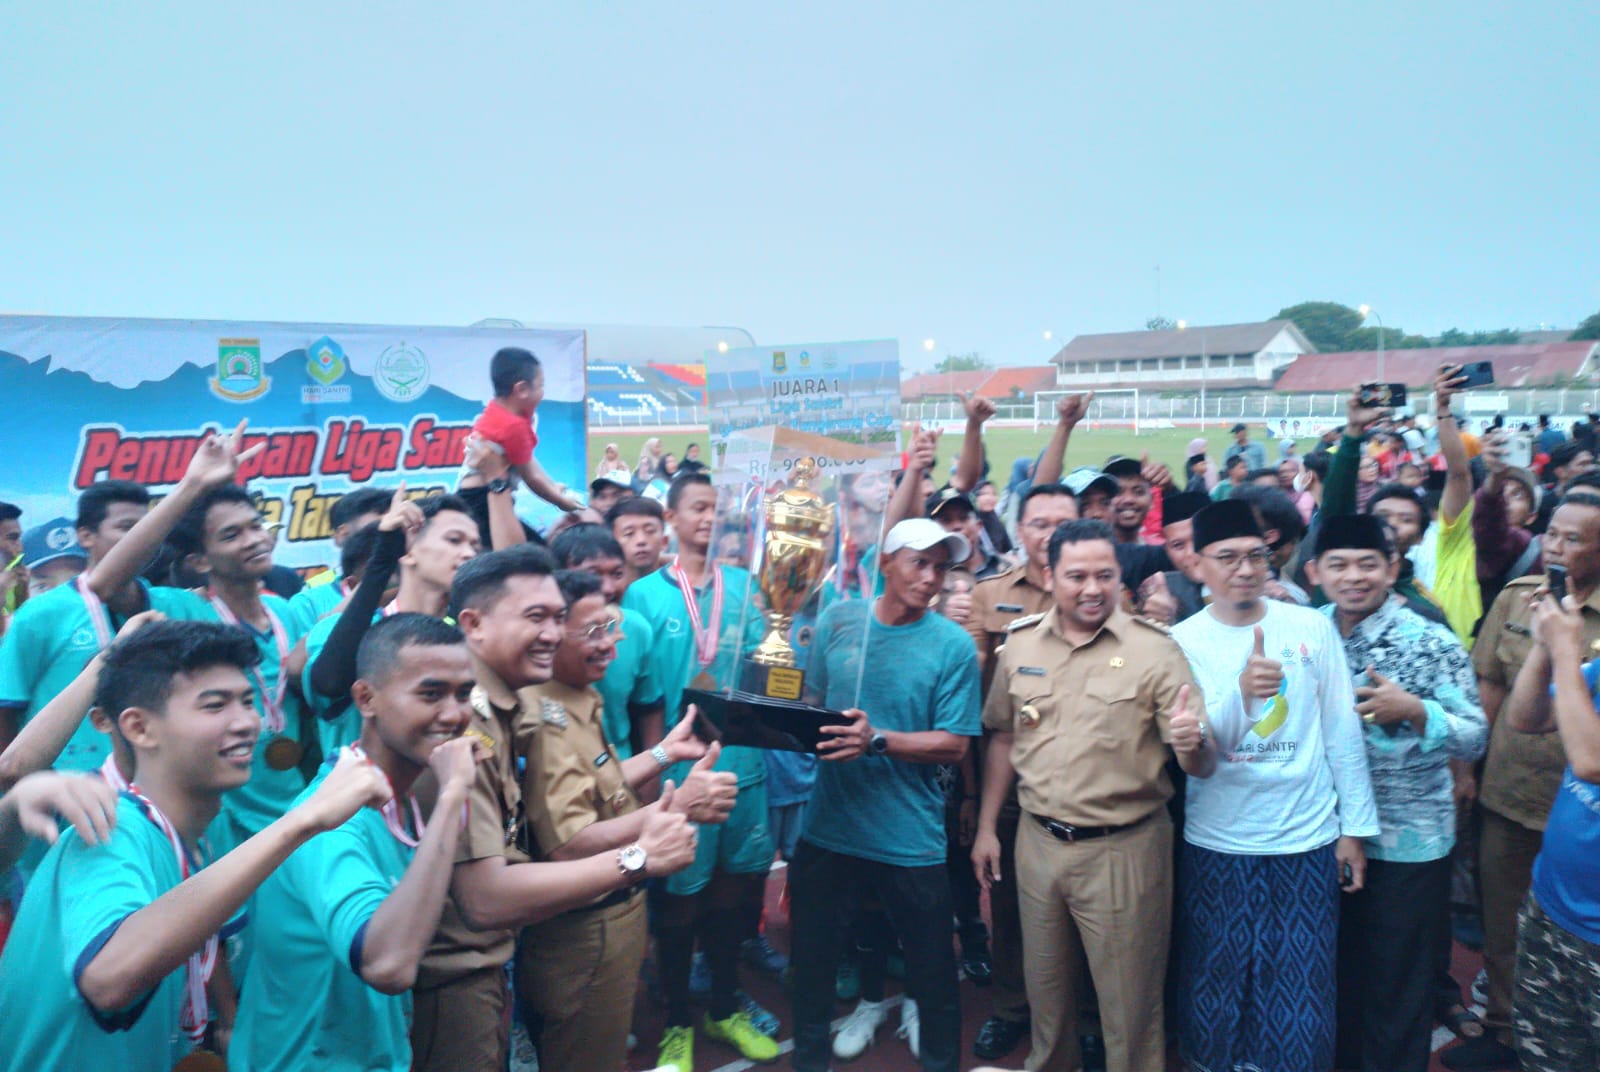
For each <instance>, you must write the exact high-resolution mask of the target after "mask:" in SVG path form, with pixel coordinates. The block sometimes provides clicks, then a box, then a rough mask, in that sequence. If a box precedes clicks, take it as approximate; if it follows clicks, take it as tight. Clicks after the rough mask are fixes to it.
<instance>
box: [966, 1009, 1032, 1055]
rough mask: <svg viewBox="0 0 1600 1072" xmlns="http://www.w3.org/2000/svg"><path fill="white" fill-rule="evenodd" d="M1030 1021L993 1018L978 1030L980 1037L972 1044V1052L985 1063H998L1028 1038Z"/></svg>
mask: <svg viewBox="0 0 1600 1072" xmlns="http://www.w3.org/2000/svg"><path fill="white" fill-rule="evenodd" d="M1029 1030H1030V1028H1029V1026H1028V1021H1026V1020H1023V1021H1021V1022H1020V1023H1019V1022H1018V1021H1016V1020H1003V1019H1001V1018H1000V1017H998V1016H991V1017H989V1018H988V1019H987V1020H985V1021H984V1022H983V1026H982V1027H980V1028H978V1037H977V1039H976V1040H975V1041H974V1042H973V1043H972V1052H973V1053H974V1054H976V1055H977V1056H979V1057H981V1058H983V1059H984V1060H985V1061H997V1060H999V1059H1000V1058H1002V1057H1004V1056H1005V1055H1006V1054H1008V1053H1010V1052H1011V1051H1012V1050H1014V1049H1016V1048H1017V1043H1019V1042H1021V1041H1022V1040H1023V1039H1025V1038H1027V1037H1028V1033H1029Z"/></svg>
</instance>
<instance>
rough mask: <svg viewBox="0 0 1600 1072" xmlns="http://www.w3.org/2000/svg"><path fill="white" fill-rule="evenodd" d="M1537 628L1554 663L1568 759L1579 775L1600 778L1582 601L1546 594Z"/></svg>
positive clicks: (1599, 740)
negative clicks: (1586, 674) (1585, 670)
mask: <svg viewBox="0 0 1600 1072" xmlns="http://www.w3.org/2000/svg"><path fill="white" fill-rule="evenodd" d="M1533 631H1534V635H1535V636H1536V637H1537V638H1538V639H1539V642H1540V645H1541V646H1542V647H1544V648H1546V649H1548V651H1549V653H1550V663H1551V665H1552V666H1553V667H1554V674H1553V676H1554V678H1555V687H1556V699H1555V712H1556V725H1557V728H1558V729H1559V731H1560V733H1561V745H1562V747H1563V748H1564V749H1565V750H1566V753H1567V762H1568V763H1569V764H1571V766H1572V773H1573V774H1574V775H1575V776H1577V777H1578V778H1581V779H1583V780H1584V781H1586V782H1600V715H1597V713H1596V711H1595V704H1594V695H1593V690H1592V688H1591V686H1590V684H1589V682H1588V681H1587V680H1586V679H1585V677H1584V673H1583V657H1584V654H1585V648H1586V647H1587V645H1586V644H1585V643H1584V639H1583V613H1582V611H1581V610H1580V609H1579V607H1578V603H1577V601H1576V600H1574V599H1573V598H1572V597H1571V596H1567V597H1566V598H1565V599H1563V600H1562V601H1561V605H1560V606H1559V607H1558V606H1557V605H1556V602H1555V600H1553V599H1551V598H1550V597H1549V596H1545V597H1543V598H1541V599H1540V600H1539V601H1538V602H1537V603H1535V604H1534V606H1533Z"/></svg>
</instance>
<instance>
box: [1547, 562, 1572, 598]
mask: <svg viewBox="0 0 1600 1072" xmlns="http://www.w3.org/2000/svg"><path fill="white" fill-rule="evenodd" d="M1544 576H1545V584H1546V586H1547V587H1548V588H1549V589H1550V598H1551V599H1554V600H1555V601H1556V602H1557V603H1560V602H1561V601H1562V600H1563V599H1566V598H1567V567H1565V566H1557V565H1554V564H1552V565H1548V566H1546V567H1545V568H1544Z"/></svg>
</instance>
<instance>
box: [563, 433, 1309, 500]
mask: <svg viewBox="0 0 1600 1072" xmlns="http://www.w3.org/2000/svg"><path fill="white" fill-rule="evenodd" d="M1196 436H1204V437H1205V439H1206V443H1207V446H1208V449H1209V453H1210V455H1211V457H1213V458H1220V457H1221V456H1222V452H1223V451H1224V450H1226V449H1227V446H1228V444H1230V443H1231V442H1233V437H1232V436H1230V435H1229V434H1228V430H1227V428H1225V427H1219V426H1216V425H1210V426H1208V427H1206V428H1205V429H1204V430H1201V429H1198V428H1161V429H1152V430H1150V431H1147V432H1144V433H1142V434H1140V435H1134V434H1133V431H1132V429H1129V428H1115V429H1089V428H1084V427H1079V428H1078V429H1077V430H1076V431H1074V432H1073V433H1072V442H1071V444H1070V445H1069V446H1068V448H1067V468H1068V469H1072V468H1074V467H1076V466H1079V465H1100V464H1102V463H1104V462H1105V460H1106V459H1107V458H1109V457H1111V456H1112V455H1113V454H1126V455H1129V456H1131V457H1135V458H1137V457H1140V456H1141V455H1143V454H1145V453H1146V452H1148V453H1149V455H1150V458H1151V460H1152V461H1159V462H1165V463H1167V465H1169V466H1171V467H1172V469H1173V470H1174V472H1180V473H1181V470H1182V467H1183V462H1184V459H1185V458H1186V457H1187V455H1186V454H1185V453H1184V450H1185V448H1186V447H1187V445H1188V443H1189V440H1191V439H1193V438H1195V437H1196ZM1251 436H1252V438H1254V439H1255V440H1257V441H1258V442H1261V443H1262V445H1263V447H1265V448H1266V452H1267V458H1268V460H1269V461H1276V460H1277V457H1278V448H1277V444H1276V443H1272V442H1268V441H1267V440H1266V437H1265V435H1264V434H1263V430H1262V428H1261V426H1259V425H1254V426H1252V428H1251ZM648 438H650V437H649V436H646V435H637V434H619V433H618V431H617V430H616V429H606V428H602V429H598V430H595V431H592V432H591V433H590V435H589V472H590V474H591V475H593V473H594V467H595V466H596V465H597V464H599V461H600V455H601V452H602V451H603V450H604V449H605V445H606V444H607V443H615V444H617V447H618V449H619V450H620V451H621V453H622V457H623V459H624V460H625V461H626V462H627V463H628V464H629V465H630V466H632V465H635V464H637V463H638V461H639V451H640V449H641V448H642V447H643V446H644V441H645V440H646V439H648ZM1049 440H1050V429H1049V428H1048V427H1045V428H1041V429H1040V430H1039V431H1038V432H1034V431H1032V430H1031V429H1028V428H991V429H989V430H988V431H987V432H986V433H985V434H984V442H985V443H986V445H987V446H988V449H989V466H990V477H991V478H992V479H993V480H994V481H995V482H996V483H998V484H1000V485H1001V486H1002V488H1003V487H1004V485H1005V482H1006V478H1007V477H1008V476H1009V475H1010V472H1011V463H1012V461H1014V460H1015V459H1017V458H1031V457H1034V456H1036V455H1037V454H1038V453H1039V451H1041V450H1043V449H1044V445H1045V444H1046V443H1047V442H1049ZM661 441H662V443H663V445H664V446H665V448H666V449H667V450H669V451H671V452H672V453H674V454H676V455H678V456H679V457H680V458H681V457H682V456H683V449H684V447H686V446H688V445H689V444H690V443H691V442H699V444H700V449H701V453H702V455H704V454H705V448H706V435H705V434H704V433H699V434H691V433H688V432H670V433H666V434H663V435H662V436H661ZM1315 442H1316V441H1315V440H1314V439H1309V438H1307V439H1302V440H1300V453H1301V454H1304V453H1305V452H1306V451H1308V450H1310V449H1311V447H1312V445H1313V444H1314V443H1315ZM960 447H961V432H960V431H959V430H956V431H952V432H946V433H945V434H944V436H943V437H942V438H941V439H940V441H939V471H940V472H941V473H943V472H947V471H948V470H949V467H950V463H951V462H952V461H953V460H954V459H955V456H956V452H957V451H958V450H959V449H960Z"/></svg>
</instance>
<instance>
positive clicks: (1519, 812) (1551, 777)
mask: <svg viewBox="0 0 1600 1072" xmlns="http://www.w3.org/2000/svg"><path fill="white" fill-rule="evenodd" d="M1543 583H1544V578H1543V577H1519V578H1517V579H1516V580H1514V581H1512V582H1511V583H1509V584H1507V585H1506V586H1505V588H1504V589H1502V590H1501V592H1500V595H1499V597H1498V598H1496V599H1495V601H1494V605H1493V606H1492V607H1490V608H1489V613H1488V614H1486V615H1485V616H1484V619H1483V625H1482V627H1481V628H1480V629H1479V630H1478V640H1477V642H1476V643H1475V644H1473V645H1472V665H1473V668H1474V669H1475V670H1476V671H1477V673H1478V677H1479V678H1481V679H1483V680H1485V681H1492V682H1494V683H1495V684H1496V685H1499V686H1501V687H1502V688H1503V689H1504V690H1505V692H1506V699H1507V700H1508V701H1509V700H1510V698H1511V686H1512V685H1513V684H1514V683H1515V682H1516V680H1517V671H1518V670H1520V669H1522V664H1523V663H1524V662H1526V661H1527V658H1528V653H1529V652H1530V651H1532V650H1533V644H1534V640H1533V631H1532V629H1531V628H1530V627H1529V625H1528V622H1529V621H1530V620H1531V619H1532V617H1533V612H1532V610H1531V609H1530V608H1529V607H1528V597H1529V596H1531V595H1533V593H1534V592H1535V591H1536V590H1537V589H1538V587H1539V586H1540V585H1541V584H1543ZM1580 611H1581V613H1582V614H1583V637H1584V639H1585V640H1586V641H1588V644H1589V654H1590V657H1594V656H1595V655H1596V654H1597V653H1600V592H1596V593H1595V594H1594V595H1592V596H1590V597H1589V599H1588V601H1587V602H1585V603H1584V604H1583V606H1582V607H1581V608H1580ZM1506 715H1507V712H1506V710H1505V707H1504V705H1502V706H1501V709H1500V714H1499V715H1498V716H1497V717H1496V718H1495V720H1494V726H1493V728H1492V729H1490V731H1489V758H1488V759H1487V760H1486V761H1485V763H1484V768H1483V784H1482V786H1481V787H1480V788H1479V791H1478V801H1479V803H1481V804H1482V805H1483V806H1484V807H1486V808H1488V809H1489V810H1490V811H1492V812H1494V813H1495V814H1496V815H1501V816H1504V817H1505V818H1507V819H1510V820H1511V821H1512V822H1514V823H1517V824H1518V825H1520V826H1525V827H1527V828H1528V829H1529V830H1543V829H1544V824H1545V820H1546V819H1548V818H1549V817H1550V806H1551V804H1553V803H1554V802H1555V799H1556V790H1557V789H1559V788H1560V787H1561V774H1562V772H1563V771H1565V770H1566V769H1567V752H1566V749H1564V748H1563V747H1562V746H1561V734H1559V733H1519V732H1518V731H1517V730H1515V729H1513V728H1512V727H1511V720H1510V719H1509V718H1507V717H1506Z"/></svg>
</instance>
